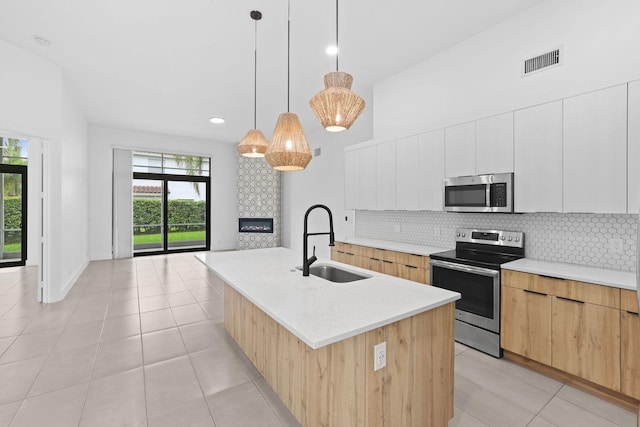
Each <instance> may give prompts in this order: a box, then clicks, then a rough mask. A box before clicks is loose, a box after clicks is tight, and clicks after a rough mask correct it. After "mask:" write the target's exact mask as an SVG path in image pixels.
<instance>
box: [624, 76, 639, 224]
mask: <svg viewBox="0 0 640 427" xmlns="http://www.w3.org/2000/svg"><path fill="white" fill-rule="evenodd" d="M628 108H629V114H628V115H627V117H628V120H629V130H628V132H629V133H628V138H629V141H628V149H629V151H628V166H627V170H628V186H629V195H628V203H627V210H628V212H629V213H638V207H639V206H640V80H637V81H635V82H631V83H629V107H628Z"/></svg>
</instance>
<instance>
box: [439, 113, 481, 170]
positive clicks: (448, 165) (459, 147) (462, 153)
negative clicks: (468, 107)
mask: <svg viewBox="0 0 640 427" xmlns="http://www.w3.org/2000/svg"><path fill="white" fill-rule="evenodd" d="M444 164H445V166H444V172H445V175H446V177H447V178H450V177H455V176H466V175H475V174H476V123H475V122H469V123H463V124H461V125H456V126H451V127H449V128H446V129H445V130H444Z"/></svg>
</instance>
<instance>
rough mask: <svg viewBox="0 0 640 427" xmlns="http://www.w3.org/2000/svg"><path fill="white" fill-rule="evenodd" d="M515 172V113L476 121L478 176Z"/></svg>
mask: <svg viewBox="0 0 640 427" xmlns="http://www.w3.org/2000/svg"><path fill="white" fill-rule="evenodd" d="M505 172H513V112H509V113H505V114H499V115H497V116H492V117H487V118H485V119H481V120H476V174H478V175H484V174H490V173H505Z"/></svg>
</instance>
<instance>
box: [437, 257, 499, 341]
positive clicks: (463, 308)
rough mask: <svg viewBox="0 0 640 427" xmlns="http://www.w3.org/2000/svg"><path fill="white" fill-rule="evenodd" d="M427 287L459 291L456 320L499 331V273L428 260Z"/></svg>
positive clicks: (497, 271) (486, 269)
mask: <svg viewBox="0 0 640 427" xmlns="http://www.w3.org/2000/svg"><path fill="white" fill-rule="evenodd" d="M431 285H432V286H437V287H439V288H444V289H449V290H451V291H454V292H459V293H460V294H461V295H462V297H461V299H459V300H458V301H456V318H457V319H458V320H462V321H464V322H467V323H470V324H472V325H475V326H478V327H480V328H483V329H487V330H490V331H493V332H496V333H499V332H500V271H499V270H493V269H488V268H481V267H474V266H468V265H463V264H457V263H453V262H448V261H440V260H434V259H432V260H431Z"/></svg>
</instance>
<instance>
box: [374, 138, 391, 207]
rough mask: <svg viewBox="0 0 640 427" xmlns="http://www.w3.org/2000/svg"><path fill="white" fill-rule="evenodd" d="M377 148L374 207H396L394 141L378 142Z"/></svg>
mask: <svg viewBox="0 0 640 427" xmlns="http://www.w3.org/2000/svg"><path fill="white" fill-rule="evenodd" d="M377 149H378V153H377V156H378V158H377V168H376V169H377V170H376V180H375V181H373V182H375V183H376V184H375V186H376V188H377V205H376V209H378V210H392V209H395V208H396V142H395V141H391V142H385V143H383V144H378V145H377Z"/></svg>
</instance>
